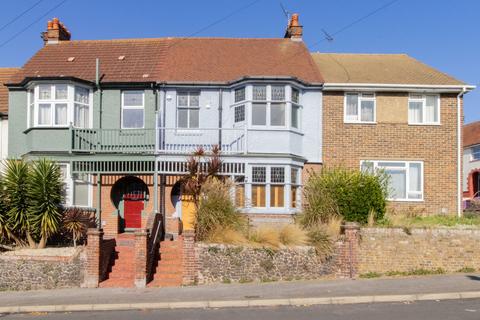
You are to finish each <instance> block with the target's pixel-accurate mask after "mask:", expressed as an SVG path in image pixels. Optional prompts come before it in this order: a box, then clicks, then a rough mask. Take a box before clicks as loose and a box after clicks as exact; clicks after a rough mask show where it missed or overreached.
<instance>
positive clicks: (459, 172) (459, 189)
mask: <svg viewBox="0 0 480 320" xmlns="http://www.w3.org/2000/svg"><path fill="white" fill-rule="evenodd" d="M466 92H467V87H463V88H462V91H461V92H460V93H459V94H458V95H457V215H458V217H461V216H462V214H463V210H462V198H463V196H462V195H463V192H462V189H463V188H462V162H461V161H462V150H463V146H462V101H461V98H463V95H464V94H465V93H466Z"/></svg>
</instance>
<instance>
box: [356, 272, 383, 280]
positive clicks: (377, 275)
mask: <svg viewBox="0 0 480 320" xmlns="http://www.w3.org/2000/svg"><path fill="white" fill-rule="evenodd" d="M381 276H382V274H381V273H378V272H367V273H362V274H361V275H360V276H359V277H360V278H362V279H373V278H380V277H381Z"/></svg>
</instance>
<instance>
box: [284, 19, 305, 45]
mask: <svg viewBox="0 0 480 320" xmlns="http://www.w3.org/2000/svg"><path fill="white" fill-rule="evenodd" d="M302 36H303V26H302V25H300V23H299V22H298V13H294V14H292V16H291V17H290V21H288V26H287V30H285V36H284V37H285V38H290V39H292V40H296V41H302Z"/></svg>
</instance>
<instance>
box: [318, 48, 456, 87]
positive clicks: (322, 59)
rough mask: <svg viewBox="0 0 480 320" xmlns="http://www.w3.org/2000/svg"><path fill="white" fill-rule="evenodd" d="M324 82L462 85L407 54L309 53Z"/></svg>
mask: <svg viewBox="0 0 480 320" xmlns="http://www.w3.org/2000/svg"><path fill="white" fill-rule="evenodd" d="M312 56H313V60H314V61H315V63H316V64H317V66H318V68H319V69H320V73H321V75H322V77H323V78H324V80H325V83H341V84H349V83H350V84H354V83H358V84H367V83H369V84H401V85H455V86H457V85H465V83H463V82H461V81H459V80H457V79H455V78H453V77H451V76H449V75H447V74H445V73H443V72H440V71H438V70H436V69H434V68H432V67H430V66H427V65H426V64H424V63H422V62H420V61H418V60H416V59H414V58H412V57H410V56H408V55H406V54H357V53H354V54H348V53H312Z"/></svg>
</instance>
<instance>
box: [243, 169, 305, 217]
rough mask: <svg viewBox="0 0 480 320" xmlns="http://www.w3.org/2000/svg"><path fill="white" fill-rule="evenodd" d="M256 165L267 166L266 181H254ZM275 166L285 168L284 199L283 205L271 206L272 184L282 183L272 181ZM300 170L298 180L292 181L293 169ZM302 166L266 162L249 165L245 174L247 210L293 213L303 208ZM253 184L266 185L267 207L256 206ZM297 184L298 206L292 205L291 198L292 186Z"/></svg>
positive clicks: (253, 211)
mask: <svg viewBox="0 0 480 320" xmlns="http://www.w3.org/2000/svg"><path fill="white" fill-rule="evenodd" d="M254 167H264V168H265V175H266V177H265V182H254V181H253V168H254ZM273 167H282V168H284V174H285V176H284V183H283V186H284V195H283V196H284V199H283V204H284V206H283V207H272V206H271V203H270V202H271V186H272V185H282V183H272V181H271V168H273ZM294 169H296V170H298V174H297V181H291V170H294ZM301 180H302V168H301V167H299V166H296V165H293V164H265V163H251V164H249V165H248V166H247V170H246V176H245V182H244V183H245V189H244V190H245V195H244V196H245V208H244V209H245V211H246V212H250V213H260V214H262V213H266V214H267V213H278V214H283V213H285V214H292V213H295V212H299V211H300V210H301V189H302V182H301ZM253 185H263V186H264V187H265V207H254V206H253V199H252V192H253ZM292 185H295V186H296V187H297V194H296V196H297V202H296V204H297V207H296V208H294V207H292V202H291V201H292V199H291V196H290V195H291V187H292Z"/></svg>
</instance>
